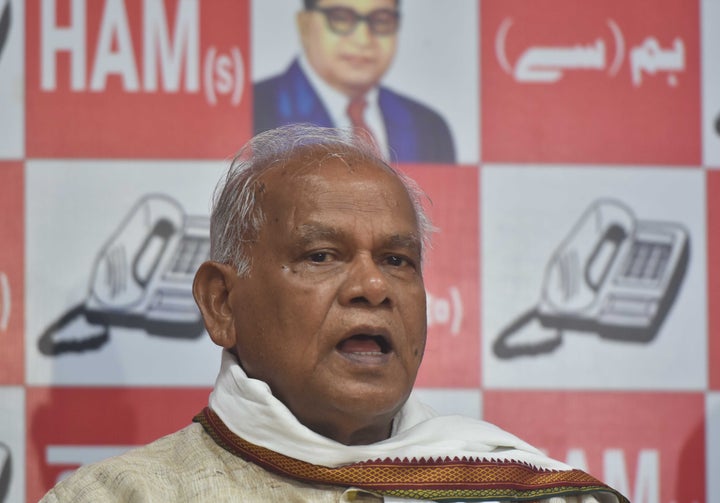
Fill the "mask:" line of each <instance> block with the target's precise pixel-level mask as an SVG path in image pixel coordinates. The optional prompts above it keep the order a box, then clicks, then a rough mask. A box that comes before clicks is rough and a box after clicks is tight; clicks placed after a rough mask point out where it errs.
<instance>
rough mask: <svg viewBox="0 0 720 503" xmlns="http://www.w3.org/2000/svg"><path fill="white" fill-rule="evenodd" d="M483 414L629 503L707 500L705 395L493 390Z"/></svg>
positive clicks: (486, 399) (487, 397) (485, 402)
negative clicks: (610, 488)
mask: <svg viewBox="0 0 720 503" xmlns="http://www.w3.org/2000/svg"><path fill="white" fill-rule="evenodd" d="M569 378H571V376H569ZM483 408H484V416H485V419H486V420H488V421H490V422H492V423H495V424H497V425H499V426H500V427H502V428H503V429H506V430H508V431H511V432H513V433H515V434H516V435H518V436H520V437H521V438H523V439H524V440H527V441H528V442H530V443H531V444H533V445H535V446H536V447H538V448H540V449H543V450H546V451H547V452H548V453H549V455H550V456H551V457H554V458H557V459H560V460H562V461H565V460H568V462H571V461H573V460H574V461H575V463H573V464H575V466H578V467H579V468H584V469H586V470H588V471H589V472H590V473H591V474H593V475H595V476H596V477H598V478H600V479H602V480H604V481H605V482H607V483H608V484H610V485H612V486H613V487H615V488H616V489H618V490H620V491H621V492H623V493H624V494H625V495H626V496H627V497H629V498H630V501H633V503H650V502H669V501H677V502H681V501H684V502H692V501H707V499H706V498H705V417H704V412H705V401H704V396H703V394H702V393H639V392H638V393H633V392H626V393H603V392H573V393H562V392H523V391H505V392H500V391H493V392H485V393H484V398H483ZM568 458H571V459H568ZM583 464H584V465H585V466H582V465H583Z"/></svg>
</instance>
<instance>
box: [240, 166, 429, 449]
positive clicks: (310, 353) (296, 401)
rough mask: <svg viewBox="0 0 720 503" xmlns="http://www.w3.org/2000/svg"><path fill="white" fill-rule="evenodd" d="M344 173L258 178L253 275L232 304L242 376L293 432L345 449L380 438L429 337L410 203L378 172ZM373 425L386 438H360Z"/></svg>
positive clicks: (325, 169) (333, 169)
mask: <svg viewBox="0 0 720 503" xmlns="http://www.w3.org/2000/svg"><path fill="white" fill-rule="evenodd" d="M350 163H351V166H350V167H349V166H348V164H346V163H345V162H344V161H343V160H340V159H337V158H331V159H328V160H325V161H323V162H321V163H319V164H316V165H314V166H313V167H309V168H302V169H301V170H300V171H297V170H295V171H294V173H290V171H289V170H288V169H286V168H278V169H277V170H275V171H271V172H269V173H268V174H267V175H265V176H264V177H263V178H262V179H261V183H262V190H261V193H262V195H261V197H262V202H261V204H262V207H263V210H264V212H265V217H266V220H265V223H264V224H263V227H262V230H261V232H260V235H259V237H258V241H257V242H256V243H255V244H253V246H252V248H251V252H250V256H251V259H252V265H251V270H250V273H249V275H248V277H240V278H237V284H236V285H235V287H234V288H232V289H231V291H230V295H229V301H230V304H231V306H232V310H233V315H234V323H235V332H236V334H237V344H236V350H237V354H238V358H239V360H240V362H241V364H242V366H243V368H244V369H245V371H246V372H247V373H248V375H250V376H251V377H255V378H258V379H261V380H263V381H265V382H267V383H268V384H269V385H270V388H271V389H272V391H273V394H274V395H275V396H276V397H277V398H279V399H280V400H281V401H282V402H284V403H285V405H287V406H288V408H289V409H290V410H291V411H292V412H293V413H294V414H295V416H296V417H297V418H298V419H299V420H300V422H302V423H303V424H305V425H306V426H308V427H309V428H311V429H313V430H315V431H316V432H318V433H321V434H322V435H325V436H327V437H329V438H334V439H335V440H338V441H340V442H343V443H346V444H350V443H368V442H371V441H375V440H378V438H374V437H373V435H375V436H377V435H380V436H381V437H382V438H386V437H387V435H388V433H389V431H387V427H388V426H389V424H390V422H391V420H392V417H393V416H394V415H395V414H396V412H397V411H398V410H399V409H400V407H401V406H402V404H403V403H404V402H405V400H406V399H407V397H408V395H409V393H410V390H411V388H412V386H413V383H414V381H415V376H416V373H417V370H418V366H419V365H420V361H421V359H422V354H423V350H424V346H425V335H426V314H425V289H424V285H423V278H422V273H421V269H420V241H419V236H418V229H417V224H416V219H415V213H414V210H413V207H412V204H411V202H410V200H409V198H408V195H407V193H406V191H405V189H404V187H403V186H402V185H401V184H400V182H398V180H397V179H396V178H394V177H393V176H391V175H390V174H388V173H387V172H386V171H384V170H382V169H381V168H379V167H377V166H375V165H372V164H367V163H366V162H363V161H353V160H350ZM289 167H290V168H292V166H289ZM376 425H382V428H384V429H385V430H386V431H382V432H377V431H371V430H372V429H373V428H369V429H368V430H367V431H359V430H362V429H363V428H368V427H375V426H376Z"/></svg>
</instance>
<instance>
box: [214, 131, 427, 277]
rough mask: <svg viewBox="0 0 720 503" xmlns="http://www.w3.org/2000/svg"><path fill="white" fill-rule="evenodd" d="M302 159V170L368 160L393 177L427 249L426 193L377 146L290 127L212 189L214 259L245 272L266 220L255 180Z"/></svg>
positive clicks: (260, 140)
mask: <svg viewBox="0 0 720 503" xmlns="http://www.w3.org/2000/svg"><path fill="white" fill-rule="evenodd" d="M308 154H310V155H308ZM303 158H306V160H304V163H301V166H309V165H313V164H318V163H321V162H323V160H325V159H328V158H340V159H342V160H348V159H352V160H361V161H367V162H370V163H372V164H374V165H377V166H378V167H380V168H382V169H384V170H385V171H387V172H388V173H390V174H392V175H393V176H395V177H396V178H397V179H398V180H399V181H400V182H401V183H402V184H403V186H404V187H405V190H406V191H407V193H408V196H409V197H410V201H411V202H412V205H413V209H414V210H415V218H416V222H417V228H418V231H419V233H420V236H419V237H420V242H421V246H422V248H421V252H424V250H425V249H426V248H427V247H428V246H429V244H430V234H431V233H432V232H433V230H434V227H433V225H432V223H431V222H430V219H429V218H428V216H427V214H426V213H425V210H424V209H423V206H422V200H423V199H427V196H426V194H425V193H424V192H423V191H422V189H420V187H419V186H418V185H417V183H416V182H415V181H414V180H412V179H411V178H409V177H408V176H407V175H405V174H403V173H402V172H400V171H398V170H396V169H394V168H392V167H391V166H390V165H389V164H387V163H386V162H385V161H383V160H382V158H381V157H380V155H379V154H378V150H377V147H376V146H375V145H372V144H371V143H369V142H367V141H366V140H365V139H364V138H363V135H353V134H352V133H351V132H350V131H349V130H344V129H335V128H325V127H318V126H312V125H308V124H293V125H289V126H282V127H279V128H276V129H271V130H269V131H265V132H263V133H260V134H258V135H257V136H255V137H254V138H252V139H251V140H250V141H249V142H247V143H246V144H245V145H244V146H243V147H242V149H240V151H239V152H238V154H237V155H236V156H235V157H234V159H233V160H232V163H231V164H230V167H229V168H228V171H227V173H226V175H225V176H224V177H223V178H221V179H220V181H219V182H218V185H217V187H215V193H214V196H213V209H212V214H211V217H210V243H211V245H210V257H211V259H212V260H214V261H216V262H221V263H225V264H231V265H233V266H235V267H236V268H237V271H238V274H240V275H241V276H242V275H246V274H248V272H249V271H250V266H251V264H250V255H249V253H248V248H249V245H251V244H252V243H254V242H255V241H256V240H257V238H258V236H259V234H260V230H261V228H262V225H263V223H264V222H265V215H264V213H263V209H262V204H261V201H259V200H258V198H257V197H256V193H257V191H258V189H259V187H260V184H259V183H258V180H259V178H260V177H262V176H263V175H264V174H265V173H267V172H269V171H270V170H271V169H274V168H281V167H284V166H286V165H287V164H288V163H289V162H290V161H297V160H299V159H303ZM423 255H424V253H423Z"/></svg>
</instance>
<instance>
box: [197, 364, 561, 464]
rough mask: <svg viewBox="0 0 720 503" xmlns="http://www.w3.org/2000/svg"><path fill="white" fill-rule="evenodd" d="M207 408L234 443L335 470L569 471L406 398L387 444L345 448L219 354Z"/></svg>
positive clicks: (512, 440)
mask: <svg viewBox="0 0 720 503" xmlns="http://www.w3.org/2000/svg"><path fill="white" fill-rule="evenodd" d="M210 408H211V409H212V410H213V411H215V413H216V414H217V415H218V416H219V417H220V419H222V421H223V422H224V423H225V425H226V426H227V427H228V428H229V429H230V431H232V432H233V433H235V434H236V435H238V436H239V437H241V438H243V439H245V440H246V441H248V442H251V443H253V444H255V445H259V446H261V447H265V448H267V449H270V450H273V451H275V452H278V453H280V454H284V455H285V456H289V457H291V458H295V459H299V460H302V461H305V462H308V463H312V464H315V465H321V466H326V467H330V468H336V467H339V466H343V465H348V464H352V463H357V462H362V461H370V460H376V459H386V458H391V459H395V458H399V459H409V460H411V459H413V458H415V459H421V458H424V459H438V458H444V457H448V456H449V457H451V458H453V457H460V458H462V457H467V458H472V459H487V460H490V459H494V460H503V461H504V460H514V461H520V462H522V463H528V464H530V465H532V466H534V467H536V468H545V469H552V470H569V469H571V467H570V466H568V465H566V464H564V463H560V462H559V461H555V460H552V459H550V458H548V457H547V456H545V455H544V454H543V453H542V452H540V451H539V450H538V449H536V448H534V447H532V446H531V445H529V444H528V443H526V442H523V441H522V440H520V439H519V438H517V437H515V436H514V435H511V434H510V433H507V432H505V431H503V430H501V429H500V428H498V427H497V426H495V425H492V424H490V423H487V422H485V421H479V420H477V419H472V418H468V417H462V416H439V415H437V413H436V412H434V411H433V410H432V409H430V407H428V406H426V405H424V404H422V403H420V402H419V401H417V400H415V399H414V398H412V397H411V398H410V399H409V400H408V401H407V402H406V403H405V405H404V406H403V408H402V409H401V410H400V412H399V413H398V415H397V416H396V417H395V420H394V421H393V431H392V435H391V437H390V438H388V439H387V440H383V441H381V442H377V443H374V444H369V445H344V444H341V443H339V442H336V441H334V440H331V439H329V438H326V437H323V436H322V435H319V434H318V433H315V432H314V431H312V430H310V429H309V428H307V427H306V426H304V425H302V424H301V423H300V422H299V421H298V420H297V419H296V418H295V416H294V415H293V414H292V412H290V410H289V409H288V408H287V407H286V406H285V405H284V404H283V403H282V402H280V401H279V400H278V399H277V398H275V397H274V396H273V394H272V393H271V391H270V387H269V386H268V385H267V384H266V383H265V382H263V381H260V380H257V379H252V378H250V377H248V376H247V375H246V374H245V372H244V371H243V369H242V368H241V367H240V365H239V364H238V362H237V359H236V358H235V356H233V355H232V354H231V353H230V352H229V351H223V353H222V364H221V367H220V373H219V374H218V377H217V381H216V382H215V389H214V390H213V391H212V393H211V394H210Z"/></svg>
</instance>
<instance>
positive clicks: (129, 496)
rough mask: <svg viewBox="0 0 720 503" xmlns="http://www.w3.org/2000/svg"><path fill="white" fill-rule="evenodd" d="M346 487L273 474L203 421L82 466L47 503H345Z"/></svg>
mask: <svg viewBox="0 0 720 503" xmlns="http://www.w3.org/2000/svg"><path fill="white" fill-rule="evenodd" d="M343 491H344V490H343V488H338V487H331V486H314V485H308V484H303V483H301V482H298V481H295V480H292V479H288V478H285V477H281V476H279V475H275V474H272V473H270V472H267V471H266V470H264V469H263V468H260V467H259V466H257V465H255V464H253V463H249V462H247V461H244V460H243V459H241V458H238V457H236V456H234V455H232V454H231V453H229V452H227V451H226V450H224V449H223V448H222V447H220V446H218V445H217V444H216V443H215V442H214V441H213V440H212V438H211V437H210V436H209V435H207V434H206V433H205V431H204V430H203V428H202V426H201V425H199V424H191V425H189V426H187V427H186V428H183V429H182V430H180V431H178V432H176V433H173V434H171V435H168V436H166V437H163V438H161V439H159V440H156V441H155V442H153V443H151V444H148V445H146V446H144V447H140V448H138V449H133V450H131V451H128V452H127V453H125V454H123V455H121V456H117V457H114V458H110V459H107V460H105V461H102V462H100V463H96V464H93V465H87V466H84V467H81V468H80V469H78V470H77V471H76V472H75V473H74V474H73V475H72V476H70V477H69V478H67V479H66V480H64V481H62V482H60V483H59V484H58V485H56V486H55V487H54V488H53V489H52V490H51V491H50V492H49V493H47V494H46V495H45V497H44V498H43V499H42V500H41V503H65V502H70V501H72V502H78V503H85V502H87V503H89V502H97V501H103V502H111V503H112V502H118V503H119V502H138V503H139V502H142V503H151V502H166V501H177V502H183V501H187V502H190V501H192V502H193V503H195V502H202V501H213V502H221V501H238V497H242V498H243V500H244V501H288V502H291V501H298V502H299V501H328V502H330V501H334V502H336V501H339V498H340V495H341V494H342V493H343Z"/></svg>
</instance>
